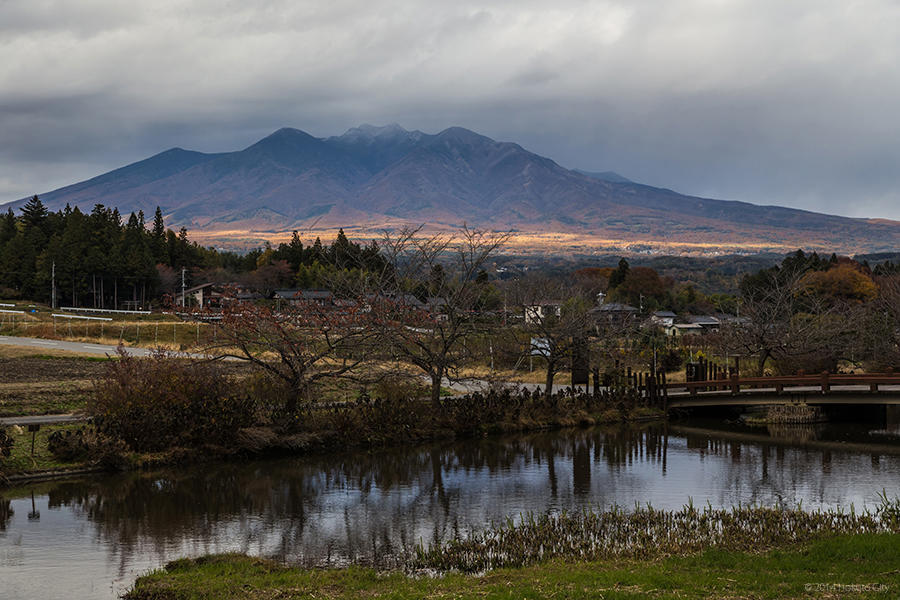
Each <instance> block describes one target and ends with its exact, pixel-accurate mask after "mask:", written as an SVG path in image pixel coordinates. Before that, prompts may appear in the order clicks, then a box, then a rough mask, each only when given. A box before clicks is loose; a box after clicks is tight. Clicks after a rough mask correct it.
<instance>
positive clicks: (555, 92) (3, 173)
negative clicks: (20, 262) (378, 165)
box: [0, 0, 900, 218]
mask: <svg viewBox="0 0 900 600" xmlns="http://www.w3.org/2000/svg"><path fill="white" fill-rule="evenodd" d="M898 26H900V8H898V4H897V3H896V2H892V1H889V0H862V1H858V2H853V3H847V2H844V1H840V2H838V1H833V0H795V1H793V2H783V1H781V0H779V1H774V0H734V1H727V0H678V1H671V0H638V1H634V0H627V1H626V0H611V1H608V2H585V1H578V0H558V1H557V2H554V3H552V5H551V4H549V3H546V2H537V1H528V0H519V1H501V2H491V3H485V2H480V3H477V2H466V1H459V2H453V3H449V2H443V1H437V0H431V1H425V0H419V1H415V2H412V1H405V2H396V1H395V2H390V1H387V2H379V3H369V2H362V1H358V0H352V1H351V0H335V1H331V2H328V3H321V2H292V1H286V0H285V1H283V2H278V1H275V2H266V3H261V4H260V6H256V3H247V2H236V1H235V2H212V1H195V2H165V1H155V2H146V3H125V2H115V1H112V0H80V1H77V2H76V1H70V2H58V1H50V0H27V1H24V0H23V1H19V0H13V1H10V0H7V1H3V0H0V56H2V58H3V60H2V61H0V200H12V199H16V198H19V197H22V196H25V195H27V194H30V193H34V192H42V191H48V190H50V189H53V188H55V187H59V186H61V185H65V184H68V183H72V182H74V181H77V180H81V179H85V178H88V177H90V176H93V175H96V174H99V173H101V172H104V171H107V170H110V169H112V168H115V167H117V166H121V165H122V164H125V163H127V162H130V161H133V160H138V159H141V158H144V157H146V156H148V155H150V154H153V153H155V152H159V151H161V150H164V149H167V148H169V147H172V146H182V147H186V148H192V149H198V150H203V151H222V150H231V149H236V148H240V147H244V146H246V145H248V144H250V143H252V142H254V141H255V140H256V139H258V138H259V137H262V136H263V135H266V134H267V133H270V132H271V131H273V130H275V129H277V128H279V127H282V126H293V127H298V128H301V129H305V130H307V131H309V132H310V133H312V134H314V135H323V136H324V135H332V134H339V133H341V132H343V131H344V130H346V129H347V128H349V127H351V126H354V125H357V124H359V123H362V122H374V123H387V122H399V123H401V124H403V125H405V126H406V127H409V128H418V129H422V130H425V131H430V132H434V131H438V130H440V129H443V128H445V127H447V126H450V125H462V126H465V127H469V128H471V129H475V130H478V131H480V132H482V133H485V134H486V135H489V136H491V137H495V138H498V139H504V140H511V141H516V142H519V143H521V144H522V145H524V146H525V147H526V148H528V149H530V150H532V151H535V152H537V153H539V154H543V155H546V156H550V157H551V158H554V159H556V160H557V161H558V162H560V163H561V164H563V165H565V166H569V167H580V168H584V169H589V170H608V169H612V170H616V171H619V172H621V173H622V174H624V175H626V176H628V177H631V178H633V179H637V180H640V181H644V182H647V183H650V184H654V185H662V186H667V187H672V188H675V189H678V190H679V191H683V192H688V193H696V194H704V195H710V196H716V197H723V198H731V199H741V200H748V201H751V202H758V203H778V204H785V205H790V206H799V207H805V208H810V209H814V210H822V211H827V212H835V213H840V214H850V215H857V216H861V215H869V216H890V217H894V218H900V202H898V200H900V194H898V193H897V190H898V189H900V169H897V168H896V164H897V162H898V159H900V135H898V134H900V119H898V117H897V115H896V114H895V113H896V108H895V107H896V106H897V105H898V100H900V78H898V77H897V76H896V70H897V65H898V64H900V38H898V36H896V31H898V30H900V27H898Z"/></svg>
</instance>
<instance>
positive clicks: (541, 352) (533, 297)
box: [513, 277, 592, 396]
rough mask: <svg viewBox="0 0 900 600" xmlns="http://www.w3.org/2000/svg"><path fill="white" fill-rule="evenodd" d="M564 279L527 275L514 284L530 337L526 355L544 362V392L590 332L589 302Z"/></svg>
mask: <svg viewBox="0 0 900 600" xmlns="http://www.w3.org/2000/svg"><path fill="white" fill-rule="evenodd" d="M577 291H578V290H577V289H576V288H575V287H574V286H572V285H571V284H569V283H568V282H566V281H562V280H558V279H551V278H547V277H526V278H523V279H520V280H519V281H517V282H516V284H515V285H514V286H513V292H514V298H515V299H516V303H517V304H518V305H520V306H521V307H522V310H523V312H524V317H525V319H524V331H525V332H526V333H527V334H528V336H529V339H528V342H527V343H526V345H525V352H526V355H533V356H540V357H541V358H543V359H544V361H545V363H546V377H545V380H544V385H545V393H546V394H547V396H550V395H551V394H552V393H553V380H554V379H555V377H556V374H557V373H559V372H560V371H561V370H563V369H564V368H565V366H566V365H567V363H569V362H571V361H572V359H574V358H576V356H575V355H576V354H577V352H578V351H579V349H583V348H584V347H585V346H586V344H585V339H586V338H587V335H588V334H589V333H590V329H591V323H592V316H591V312H590V309H591V303H590V302H589V300H588V299H587V298H584V297H582V296H580V295H578V293H577Z"/></svg>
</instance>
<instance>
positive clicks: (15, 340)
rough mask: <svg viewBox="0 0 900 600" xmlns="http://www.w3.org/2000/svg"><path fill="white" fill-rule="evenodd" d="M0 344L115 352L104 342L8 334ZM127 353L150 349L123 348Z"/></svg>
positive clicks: (84, 351) (93, 352)
mask: <svg viewBox="0 0 900 600" xmlns="http://www.w3.org/2000/svg"><path fill="white" fill-rule="evenodd" d="M0 344H3V345H6V346H26V347H29V348H37V349H42V350H64V351H66V352H78V353H80V354H100V355H105V354H110V355H112V354H115V353H116V347H115V346H107V345H104V344H88V343H85V342H65V341H62V340H43V339H40V338H30V337H12V336H8V335H0ZM125 349H126V350H127V351H128V353H129V354H133V355H135V356H148V355H149V354H150V350H148V349H146V348H131V347H126V348H125Z"/></svg>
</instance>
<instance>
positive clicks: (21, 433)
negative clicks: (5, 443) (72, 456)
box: [0, 423, 86, 475]
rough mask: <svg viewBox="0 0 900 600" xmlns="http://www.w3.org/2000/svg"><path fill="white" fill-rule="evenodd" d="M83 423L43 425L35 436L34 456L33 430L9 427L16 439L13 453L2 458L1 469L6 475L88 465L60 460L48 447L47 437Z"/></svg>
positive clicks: (0, 461)
mask: <svg viewBox="0 0 900 600" xmlns="http://www.w3.org/2000/svg"><path fill="white" fill-rule="evenodd" d="M83 426H84V425H83V424H82V423H66V424H60V425H42V426H41V430H40V431H38V432H37V433H36V434H35V436H34V456H32V454H31V432H29V431H28V428H27V427H18V428H14V427H11V426H10V427H8V428H7V431H8V432H9V433H10V435H11V436H12V438H13V440H14V445H13V448H12V455H11V456H10V457H9V458H0V470H2V472H3V473H4V474H6V475H12V474H17V473H29V472H33V471H56V470H60V469H75V468H80V467H84V466H86V464H85V463H83V462H77V461H76V462H68V461H60V460H59V459H57V458H56V457H55V456H53V455H52V454H51V453H50V451H49V450H48V449H47V438H48V437H49V436H50V434H51V433H53V432H54V431H60V430H66V429H78V428H79V427H83Z"/></svg>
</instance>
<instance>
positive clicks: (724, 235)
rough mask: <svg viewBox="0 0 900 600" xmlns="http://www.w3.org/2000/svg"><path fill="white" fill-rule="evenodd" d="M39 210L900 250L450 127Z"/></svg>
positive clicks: (799, 213)
mask: <svg viewBox="0 0 900 600" xmlns="http://www.w3.org/2000/svg"><path fill="white" fill-rule="evenodd" d="M41 199H42V200H43V201H44V203H45V204H46V205H47V206H48V208H50V209H51V210H57V209H59V208H62V207H63V206H65V205H66V204H69V205H72V206H75V205H77V206H79V207H80V208H81V209H82V210H90V209H91V208H92V207H93V205H94V204H96V203H102V204H106V205H109V206H116V207H118V208H119V210H120V212H122V213H123V214H128V213H129V212H136V211H138V210H143V211H144V213H145V214H150V213H152V211H153V210H154V209H155V207H156V206H160V207H161V209H162V211H163V213H164V215H165V216H166V219H167V223H168V224H169V225H170V226H182V225H184V226H187V227H189V228H191V229H192V230H201V231H217V230H223V231H224V230H229V231H235V230H247V231H251V230H255V231H289V230H291V229H302V228H308V227H309V226H311V224H312V223H315V224H317V225H320V226H333V227H338V226H368V227H377V226H394V225H396V224H400V223H408V224H421V223H425V224H427V225H428V226H429V227H430V228H433V229H448V228H452V227H455V226H458V225H460V224H462V223H468V224H469V225H471V226H477V227H486V228H495V229H503V230H518V231H527V232H534V233H547V232H560V233H566V234H573V235H580V236H583V237H585V238H595V239H598V240H607V239H609V240H632V241H634V242H640V243H650V244H654V243H655V244H663V245H665V244H675V243H691V244H700V245H703V244H730V245H732V246H734V245H738V246H739V245H742V244H746V245H755V246H758V247H760V248H766V247H771V248H780V247H790V246H794V247H799V246H804V247H809V248H817V247H820V248H828V249H835V250H839V251H840V250H844V251H851V250H852V251H882V250H892V249H895V248H897V247H898V245H900V223H898V222H895V221H889V220H884V219H853V218H848V217H839V216H834V215H826V214H821V213H816V212H813V211H805V210H800V209H791V208H785V207H779V206H763V205H756V204H751V203H747V202H741V201H735V200H717V199H711V198H700V197H695V196H689V195H684V194H679V193H678V192H675V191H672V190H668V189H665V188H659V187H653V186H648V185H644V184H641V183H638V182H635V181H632V180H630V179H627V178H625V177H622V176H621V175H619V174H618V173H614V172H611V171H605V172H588V171H579V170H570V169H566V168H565V167H562V166H561V165H559V164H558V163H557V162H555V161H554V160H552V159H550V158H547V157H543V156H540V155H538V154H535V153H532V152H529V151H528V150H526V149H524V148H523V147H522V146H520V145H519V144H516V143H514V142H498V141H495V140H493V139H491V138H489V137H486V136H484V135H481V134H479V133H477V132H474V131H471V130H469V129H465V128H463V127H457V126H454V127H448V128H446V129H444V130H443V131H440V132H438V133H436V134H428V133H423V132H421V131H418V130H412V131H410V130H407V129H405V128H403V127H401V126H400V125H398V124H396V123H391V124H389V125H385V126H380V127H379V126H374V125H369V124H363V125H360V126H358V127H353V128H350V129H348V130H347V131H346V132H344V133H343V134H341V135H339V136H331V137H323V138H319V137H315V136H312V135H310V134H309V133H307V132H305V131H302V130H300V129H294V128H289V127H284V128H281V129H278V130H276V131H274V132H273V133H271V134H269V135H268V136H265V137H264V138H262V139H260V140H259V141H257V142H255V143H253V144H251V145H249V146H247V147H246V148H243V149H242V150H236V151H232V152H219V153H202V152H195V151H191V150H185V149H183V148H180V147H175V148H170V149H168V150H165V151H163V152H160V153H158V154H155V155H153V156H151V157H148V158H147V159H144V160H142V161H137V162H134V163H131V164H129V165H125V166H124V167H120V168H118V169H114V170H113V171H110V172H108V173H104V174H102V175H98V176H97V177H93V178H91V179H88V180H86V181H82V182H79V183H75V184H72V185H70V186H65V187H63V188H59V189H57V190H53V191H51V192H47V193H45V194H42V195H41ZM22 202H23V200H20V201H16V202H14V203H12V204H11V205H7V206H18V205H20V204H21V203H22Z"/></svg>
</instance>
